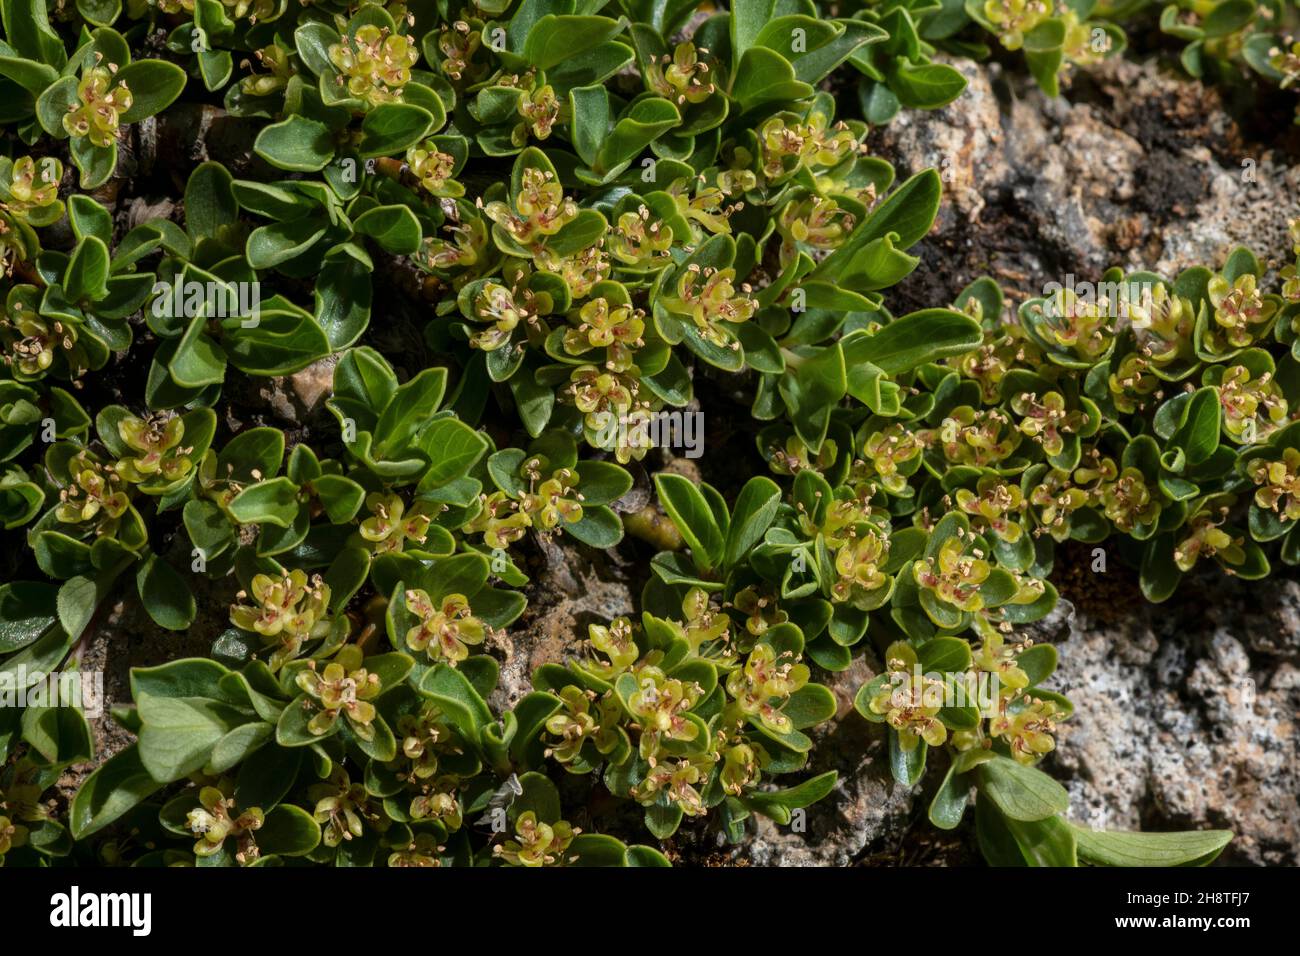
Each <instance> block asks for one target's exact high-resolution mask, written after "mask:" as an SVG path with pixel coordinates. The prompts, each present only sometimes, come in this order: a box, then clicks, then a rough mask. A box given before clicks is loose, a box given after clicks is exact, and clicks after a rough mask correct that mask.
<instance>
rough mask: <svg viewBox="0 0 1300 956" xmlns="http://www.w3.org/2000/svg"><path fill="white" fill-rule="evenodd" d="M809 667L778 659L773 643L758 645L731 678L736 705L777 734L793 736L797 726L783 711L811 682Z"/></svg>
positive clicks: (730, 686) (731, 691)
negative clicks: (791, 699) (793, 696)
mask: <svg viewBox="0 0 1300 956" xmlns="http://www.w3.org/2000/svg"><path fill="white" fill-rule="evenodd" d="M808 676H809V671H808V665H807V664H797V663H795V662H794V661H792V660H789V659H787V658H786V655H782V656H780V657H778V656H777V653H776V651H775V650H774V649H773V648H772V646H771V645H770V644H763V643H759V644H755V645H754V649H753V650H751V651H750V652H749V656H748V658H746V660H745V663H744V665H743V666H742V667H740V668H739V669H737V670H734V671H732V672H731V674H730V675H729V676H728V677H727V693H728V694H729V695H731V698H732V700H733V701H734V706H735V707H737V708H738V709H739V710H740V712H741V713H743V714H745V715H746V716H747V717H757V718H758V720H759V722H760V723H762V724H763V726H764V727H766V728H767V729H768V730H771V731H772V732H774V733H778V734H784V733H789V732H790V731H791V730H793V729H794V723H793V721H791V719H790V718H789V717H788V716H787V715H786V714H784V713H782V712H781V708H782V707H784V706H785V703H786V701H788V700H789V699H790V695H791V694H793V693H794V692H795V691H797V690H799V688H801V687H803V686H804V685H805V684H807V683H808Z"/></svg>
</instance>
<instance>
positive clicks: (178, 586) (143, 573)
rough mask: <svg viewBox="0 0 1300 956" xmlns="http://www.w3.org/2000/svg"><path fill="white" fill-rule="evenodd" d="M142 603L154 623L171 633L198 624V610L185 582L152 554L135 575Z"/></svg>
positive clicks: (174, 570)
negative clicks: (196, 617) (196, 620)
mask: <svg viewBox="0 0 1300 956" xmlns="http://www.w3.org/2000/svg"><path fill="white" fill-rule="evenodd" d="M135 585H136V590H137V591H138V592H139V594H140V603H141V604H143V605H144V609H145V610H146V611H148V612H149V616H150V617H151V618H153V622H154V623H155V624H157V625H158V626H159V627H162V628H166V629H167V630H169V631H184V630H186V629H187V628H188V627H189V626H190V625H191V624H193V623H194V615H195V613H196V612H197V608H196V606H195V603H194V595H193V594H192V593H191V592H190V587H189V585H188V584H186V583H185V579H184V578H183V577H181V576H180V574H178V573H177V572H176V569H175V568H173V567H172V566H171V565H170V564H168V563H167V562H166V561H164V560H162V559H161V558H159V557H158V556H157V555H156V554H151V555H149V557H148V558H146V559H145V561H144V562H143V563H141V565H140V569H139V570H138V571H137V572H136V576H135Z"/></svg>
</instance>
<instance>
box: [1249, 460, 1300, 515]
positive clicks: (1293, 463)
mask: <svg viewBox="0 0 1300 956" xmlns="http://www.w3.org/2000/svg"><path fill="white" fill-rule="evenodd" d="M1248 473H1249V475H1250V480H1251V481H1253V482H1255V484H1257V485H1259V488H1257V489H1256V491H1255V504H1257V505H1259V506H1260V507H1261V508H1263V509H1265V510H1266V511H1275V512H1277V513H1278V515H1279V516H1280V517H1281V518H1283V519H1284V520H1286V521H1294V520H1296V519H1297V518H1300V450H1297V449H1295V448H1287V449H1285V450H1284V451H1283V452H1282V457H1281V458H1280V459H1278V460H1277V461H1268V460H1266V459H1263V458H1257V459H1255V460H1254V461H1253V462H1251V463H1250V468H1249V472H1248Z"/></svg>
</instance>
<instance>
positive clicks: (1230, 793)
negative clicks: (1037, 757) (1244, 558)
mask: <svg viewBox="0 0 1300 956" xmlns="http://www.w3.org/2000/svg"><path fill="white" fill-rule="evenodd" d="M1269 590H1270V591H1273V592H1274V595H1275V596H1274V595H1268V596H1266V595H1265V593H1264V592H1262V590H1261V588H1260V586H1259V585H1258V584H1257V583H1244V582H1235V581H1232V580H1231V579H1223V578H1221V577H1215V576H1212V575H1206V576H1204V577H1203V578H1201V579H1198V580H1196V581H1195V582H1190V581H1189V582H1188V583H1187V587H1186V588H1185V589H1184V590H1183V591H1182V592H1181V593H1180V594H1179V595H1176V596H1175V598H1174V599H1173V601H1172V602H1171V603H1170V604H1169V605H1167V606H1163V607H1152V606H1150V605H1147V604H1145V603H1143V602H1141V600H1140V598H1139V597H1138V596H1137V595H1136V593H1135V594H1134V597H1135V598H1137V599H1136V600H1134V601H1132V602H1127V601H1126V602H1123V603H1122V604H1119V605H1118V606H1117V607H1116V608H1115V609H1114V610H1113V611H1112V612H1110V613H1106V612H1104V611H1103V612H1100V613H1099V611H1098V609H1097V608H1096V607H1093V608H1089V609H1088V610H1082V609H1080V610H1077V611H1076V610H1073V609H1071V610H1072V611H1073V613H1071V614H1069V615H1068V618H1067V620H1068V636H1066V637H1064V640H1063V641H1062V643H1061V647H1060V650H1061V669H1060V671H1059V672H1058V673H1057V676H1056V685H1057V686H1058V687H1059V688H1060V689H1061V690H1063V691H1064V692H1065V693H1067V694H1068V695H1069V696H1070V698H1071V700H1072V701H1073V702H1074V704H1075V707H1076V714H1075V716H1074V718H1072V719H1071V720H1070V721H1068V722H1067V723H1066V724H1064V725H1063V729H1062V732H1061V735H1060V741H1059V746H1058V748H1057V751H1056V754H1055V755H1054V758H1053V763H1054V769H1055V770H1056V772H1057V773H1059V774H1062V775H1063V776H1065V777H1066V778H1067V779H1066V786H1067V789H1068V790H1069V791H1070V798H1071V806H1070V815H1071V816H1072V817H1073V818H1074V819H1075V820H1076V821H1078V822H1080V823H1085V824H1088V825H1090V826H1093V827H1096V828H1099V829H1100V828H1113V829H1136V828H1138V827H1141V828H1143V829H1149V830H1165V829H1186V828H1211V827H1214V828H1225V829H1231V830H1233V831H1234V832H1235V833H1236V835H1237V836H1236V839H1235V840H1234V841H1233V842H1232V844H1231V845H1230V846H1229V848H1228V850H1227V851H1226V852H1225V854H1224V857H1223V859H1224V861H1225V862H1238V863H1252V864H1273V865H1279V864H1281V865H1295V864H1296V863H1298V862H1300V801H1298V800H1297V794H1300V765H1298V763H1297V735H1296V714H1297V712H1300V671H1298V670H1297V666H1296V659H1297V648H1298V647H1300V628H1298V627H1297V624H1300V622H1298V621H1297V615H1296V603H1297V594H1298V593H1300V587H1298V586H1297V584H1296V582H1294V581H1283V582H1279V586H1278V587H1277V588H1276V589H1269ZM1134 591H1135V592H1136V589H1134ZM1261 598H1263V600H1261Z"/></svg>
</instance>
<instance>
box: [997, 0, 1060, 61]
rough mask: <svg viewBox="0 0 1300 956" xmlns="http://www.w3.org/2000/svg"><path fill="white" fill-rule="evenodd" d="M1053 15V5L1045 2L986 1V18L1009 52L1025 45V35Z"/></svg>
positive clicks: (1039, 0)
mask: <svg viewBox="0 0 1300 956" xmlns="http://www.w3.org/2000/svg"><path fill="white" fill-rule="evenodd" d="M1051 15H1052V7H1051V4H1048V3H1044V2H1043V0H985V3H984V16H985V18H987V19H988V21H989V23H991V24H993V27H994V29H996V30H997V32H998V40H999V41H1000V42H1001V43H1002V45H1003V46H1004V47H1006V49H1008V50H1019V49H1020V48H1021V47H1022V46H1024V45H1025V34H1027V33H1028V32H1029V31H1031V30H1032V29H1033V28H1034V27H1036V26H1038V24H1040V23H1042V22H1043V21H1044V20H1046V19H1047V18H1048V17H1050V16H1051Z"/></svg>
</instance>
